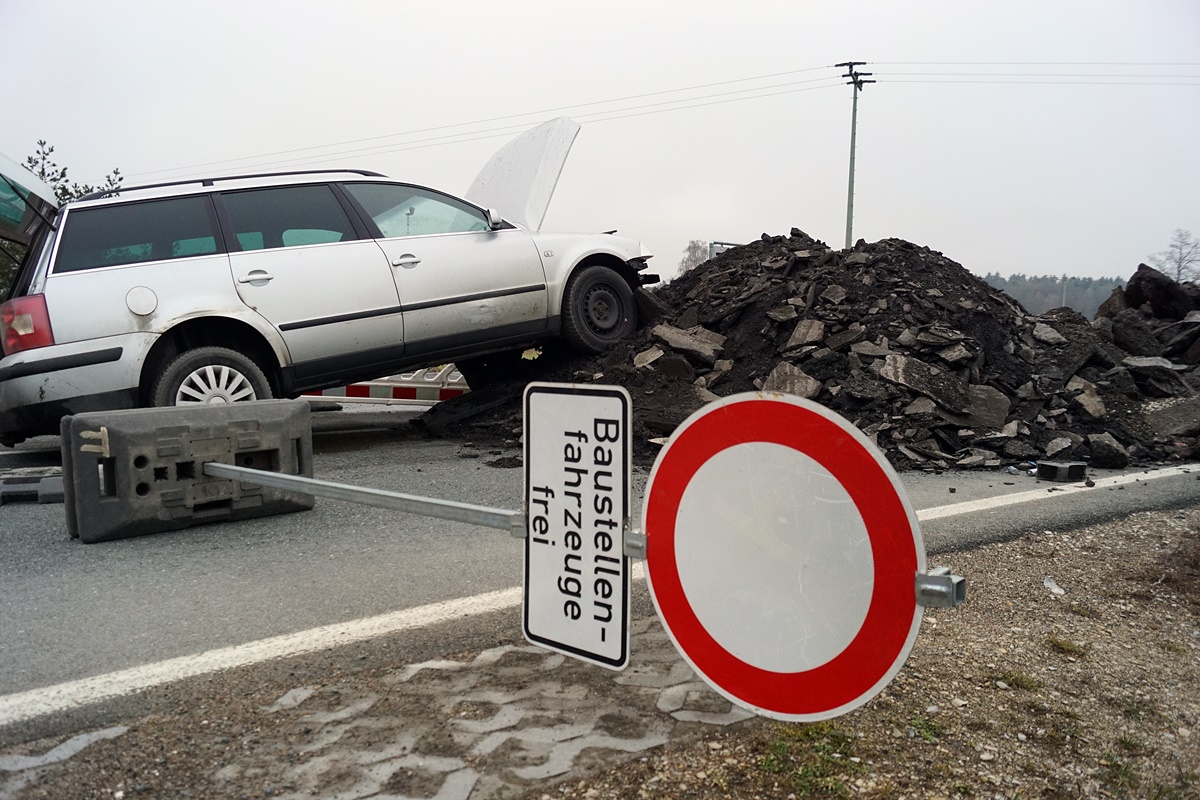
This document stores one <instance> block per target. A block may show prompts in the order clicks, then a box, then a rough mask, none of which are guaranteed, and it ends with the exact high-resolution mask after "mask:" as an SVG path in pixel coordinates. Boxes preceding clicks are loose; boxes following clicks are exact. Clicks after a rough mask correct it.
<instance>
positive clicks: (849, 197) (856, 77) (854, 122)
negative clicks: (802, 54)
mask: <svg viewBox="0 0 1200 800" xmlns="http://www.w3.org/2000/svg"><path fill="white" fill-rule="evenodd" d="M865 63H866V62H865V61H846V62H843V63H841V64H835V65H834V66H836V67H845V68H846V69H848V70H849V72H847V73H846V74H845V75H843V76H842V77H843V78H849V79H850V80H849V83H850V84H851V85H852V86H853V87H854V106H853V110H852V111H851V113H850V186H849V188H848V189H847V191H846V248H847V249H849V248H850V246H851V245H853V244H854V150H855V141H856V139H857V137H858V93H859V91H860V90H861V89H862V87H863V85H864V84H868V83H875V81H868V80H863V78H865V77H866V76H868V75H871V74H872V73H870V72H859V71H858V70H857V69H855V67H860V66H862V65H863V64H865Z"/></svg>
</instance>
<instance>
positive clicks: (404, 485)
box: [0, 409, 1200, 695]
mask: <svg viewBox="0 0 1200 800" xmlns="http://www.w3.org/2000/svg"><path fill="white" fill-rule="evenodd" d="M412 414H413V412H412V411H407V410H395V409H392V410H365V411H363V410H359V411H347V412H332V413H323V414H318V415H316V416H315V418H314V449H315V451H316V458H315V469H314V474H315V477H318V478H323V479H326V480H332V481H338V482H342V483H348V484H353V485H358V486H367V487H374V488H381V489H390V490H395V491H401V492H405V493H409V494H418V495H426V496H430V497H438V498H446V499H453V500H461V501H465V502H471V503H476V504H480V505H487V506H494V507H499V508H511V509H516V508H518V507H519V504H520V498H521V485H522V478H523V471H522V470H521V469H518V468H514V467H513V466H511V464H513V463H515V461H516V460H515V459H514V458H513V456H516V455H519V452H518V451H517V450H516V449H515V448H509V449H501V450H492V449H486V448H482V447H476V446H474V445H472V444H470V443H464V442H460V441H448V440H429V439H426V438H423V437H420V436H417V435H414V434H413V433H411V432H409V430H408V427H407V420H408V419H409V418H410V417H411V416H412ZM55 463H58V441H57V439H55V438H42V439H35V440H32V441H31V442H28V443H26V444H24V445H22V446H21V448H20V449H18V450H15V451H5V452H0V472H2V471H3V470H5V469H10V468H13V467H19V466H44V465H50V464H55ZM647 473H648V470H646V469H644V468H639V469H635V474H634V483H635V490H636V491H637V492H638V493H639V495H640V492H641V489H642V488H643V487H644V485H645V482H646V478H647ZM1131 475H1132V476H1133V478H1134V479H1133V480H1131V481H1130V482H1128V483H1124V484H1122V485H1119V486H1108V485H1104V482H1103V481H1102V480H1101V484H1102V485H1100V486H1097V487H1096V489H1093V490H1084V489H1083V488H1082V487H1081V486H1080V485H1074V486H1066V485H1064V484H1048V483H1044V482H1040V481H1037V480H1036V479H1034V478H1031V477H1028V476H1025V475H1017V476H1012V475H1008V474H1006V473H1003V472H990V473H979V472H975V473H947V474H943V475H932V474H923V473H920V474H905V475H903V476H902V479H903V482H904V484H905V489H906V491H907V493H908V494H909V496H910V499H911V501H912V503H913V505H914V506H915V507H916V508H917V509H919V510H923V511H922V513H927V514H931V515H932V514H935V512H931V511H930V510H931V509H936V508H939V507H943V506H948V505H952V504H960V503H965V502H972V501H975V502H978V501H984V500H987V499H990V498H995V497H998V496H1002V495H1011V494H1017V493H1024V492H1034V493H1038V494H1039V496H1040V495H1043V494H1044V496H1045V499H1044V500H1042V499H1038V500H1035V501H1033V502H1027V503H1023V504H1021V505H1017V506H1006V507H1003V508H999V509H992V510H981V511H976V512H974V513H962V514H956V515H953V516H942V517H939V518H937V519H931V520H929V521H928V522H923V523H922V530H923V533H924V538H925V543H926V547H927V549H928V551H929V552H930V553H935V554H937V553H940V554H948V553H952V552H953V551H954V550H958V549H963V548H967V547H971V546H973V545H976V544H979V543H981V542H985V541H993V540H998V539H1008V538H1013V537H1016V536H1020V535H1022V534H1024V533H1027V532H1030V531H1041V530H1067V529H1070V528H1074V527H1079V526H1083V525H1087V524H1092V523H1094V522H1098V521H1102V520H1104V519H1106V518H1112V517H1114V516H1118V515H1123V514H1126V513H1129V512H1132V511H1137V510H1148V509H1155V508H1170V507H1182V506H1196V505H1200V480H1198V478H1200V468H1197V469H1196V470H1195V471H1193V472H1191V473H1186V474H1175V475H1173V476H1172V477H1169V478H1165V479H1150V478H1152V477H1153V475H1152V473H1150V472H1145V473H1131ZM1092 477H1094V478H1097V479H1103V478H1107V477H1111V476H1110V475H1109V474H1096V473H1093V474H1092ZM636 507H637V508H639V509H640V496H639V500H638V502H637V505H636ZM0 553H2V555H3V557H2V558H0V695H6V694H12V693H15V692H21V691H25V690H29V689H34V688H38V687H44V686H51V685H55V684H59V683H62V682H65V681H69V680H73V679H77V678H83V677H88V676H94V675H98V674H103V673H107V672H111V671H114V670H119V669H124V668H128V667H134V666H137V665H141V664H147V663H151V662H156V661H161V660H163V659H167V658H172V657H176V656H186V655H190V654H194V653H199V652H204V651H208V650H212V649H214V648H219V647H225V646H229V645H236V644H242V643H245V642H252V641H257V640H260V639H264V638H266V637H271V636H276V635H279V634H285V633H292V632H296V631H304V630H308V629H311V628H315V627H318V626H322V625H327V624H330V623H334V622H343V621H349V620H355V619H360V618H363V617H369V616H373V615H377V614H382V613H386V612H391V611H396V610H400V609H406V608H413V607H417V606H423V605H427V604H430V603H434V602H438V601H442V600H450V599H453V598H460V597H468V596H473V595H477V594H481V593H485V592H489V591H494V590H500V589H506V588H509V587H513V586H517V585H518V584H519V583H520V581H521V563H522V562H521V553H522V544H521V542H520V541H519V540H517V539H514V538H511V537H508V536H506V535H505V534H503V533H501V532H499V531H494V530H490V529H485V528H476V527H471V526H466V525H460V524H455V523H447V522H443V521H439V520H433V519H426V518H422V517H416V516H412V515H403V514H396V513H394V512H389V511H385V510H381V509H376V508H371V507H367V506H359V505H351V504H346V503H339V502H335V501H329V500H319V501H318V503H317V507H316V509H314V510H313V511H311V512H306V513H300V514H291V515H286V516H280V517H272V518H266V519H260V520H251V521H246V522H239V523H226V524H218V525H209V526H203V527H197V528H194V529H191V530H185V531H180V532H174V533H164V534H158V535H153V536H145V537H140V538H136V539H126V540H121V541H116V542H108V543H103V544H96V545H83V544H80V543H79V542H77V541H72V540H71V539H69V538H68V536H67V533H66V527H65V524H64V517H63V506H62V505H36V504H31V503H14V504H6V505H4V506H0ZM943 560H948V561H949V562H950V563H952V560H953V559H952V556H946V555H943ZM967 577H968V581H969V579H970V576H967Z"/></svg>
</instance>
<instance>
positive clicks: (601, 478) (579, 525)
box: [523, 383, 632, 669]
mask: <svg viewBox="0 0 1200 800" xmlns="http://www.w3.org/2000/svg"><path fill="white" fill-rule="evenodd" d="M631 417H632V411H631V405H630V400H629V393H628V392H626V391H625V389H623V388H621V387H620V386H592V385H589V386H578V385H574V384H550V383H531V384H529V386H528V387H527V388H526V390H525V511H526V515H527V519H528V522H527V525H528V530H527V536H526V539H525V593H524V614H523V627H524V630H525V638H527V639H528V640H529V641H531V642H533V643H534V644H537V645H541V646H542V647H547V648H549V649H551V650H556V651H558V652H561V653H565V654H567V655H571V656H575V657H576V658H580V659H583V660H584V661H589V662H592V663H594V664H599V665H600V666H603V667H608V668H610V669H624V667H625V665H626V664H627V663H628V662H629V562H628V559H627V558H625V556H624V553H623V530H624V527H625V525H626V522H627V521H628V520H629V519H630V507H629V504H630V496H631V486H630V456H631V444H630V441H631V440H630V438H629V427H630V422H631Z"/></svg>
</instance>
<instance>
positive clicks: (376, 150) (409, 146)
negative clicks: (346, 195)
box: [216, 79, 844, 173]
mask: <svg viewBox="0 0 1200 800" xmlns="http://www.w3.org/2000/svg"><path fill="white" fill-rule="evenodd" d="M822 80H826V79H822ZM804 83H807V81H804ZM784 85H786V84H784ZM842 85H844V84H843V83H841V82H838V83H828V84H825V85H822V86H808V87H805V88H803V89H786V90H784V91H780V92H769V93H767V94H756V95H749V96H746V97H732V98H726V99H724V100H712V101H710V102H704V103H689V104H688V105H674V106H671V107H670V108H654V109H651V110H645V111H638V112H636V113H632V114H617V112H619V111H622V110H623V109H612V110H611V111H597V112H594V113H593V114H583V115H580V119H583V118H584V117H588V116H599V115H602V114H617V115H616V116H605V117H602V118H599V119H583V123H584V124H595V123H598V122H612V121H614V120H620V119H629V118H631V117H645V116H649V115H651V114H663V113H666V112H668V111H683V110H686V109H689V108H703V107H706V106H715V105H724V104H726V103H739V102H742V101H744V100H760V99H763V98H766V97H778V96H780V95H785V94H797V93H799V92H811V91H816V90H818V89H829V88H833V87H835V86H842ZM745 91H756V90H753V89H747V90H745ZM693 99H703V98H693ZM670 102H672V103H687V102H688V101H687V100H673V101H670ZM650 105H656V104H650ZM528 128H529V126H515V125H510V126H507V127H505V128H496V129H493V130H495V131H500V132H496V133H493V132H490V131H488V132H485V131H475V132H474V133H462V134H457V136H460V137H464V138H456V139H455V140H454V141H432V140H420V141H417V142H405V143H402V144H398V145H395V146H390V145H377V146H375V147H369V148H363V149H361V150H353V151H344V152H335V153H324V154H320V155H313V156H301V157H298V158H290V159H282V160H279V161H267V162H262V163H257V162H256V163H255V164H254V166H255V167H266V166H303V165H305V164H315V163H320V162H322V161H327V160H329V159H330V158H333V157H337V156H345V155H359V156H361V155H379V154H382V153H398V152H405V151H408V150H424V149H426V148H430V147H440V146H442V145H446V144H464V143H467V142H476V141H482V140H484V139H498V138H500V137H502V136H508V135H510V134H511V133H512V132H514V131H517V130H527V129H528ZM474 134H483V135H474ZM437 138H446V137H437ZM244 168H245V167H227V168H225V169H218V170H216V172H217V173H221V172H229V171H231V170H238V169H244Z"/></svg>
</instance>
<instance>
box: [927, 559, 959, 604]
mask: <svg viewBox="0 0 1200 800" xmlns="http://www.w3.org/2000/svg"><path fill="white" fill-rule="evenodd" d="M916 586H917V605H920V606H925V607H926V608H954V607H955V606H960V605H962V603H963V600H965V599H966V597H967V579H966V578H964V577H963V576H962V575H951V574H950V568H949V567H935V568H933V569H931V570H928V571H926V572H918V573H917V583H916Z"/></svg>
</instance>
